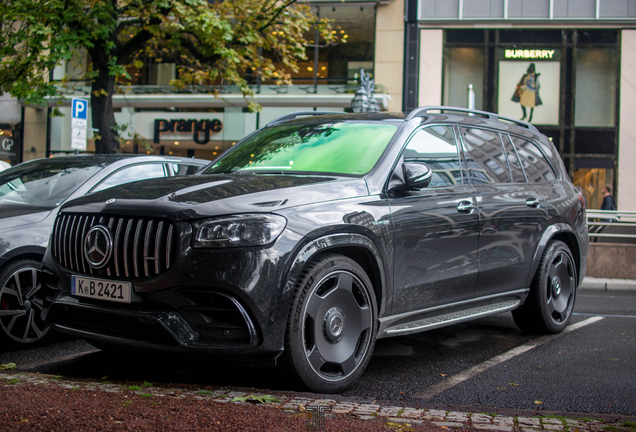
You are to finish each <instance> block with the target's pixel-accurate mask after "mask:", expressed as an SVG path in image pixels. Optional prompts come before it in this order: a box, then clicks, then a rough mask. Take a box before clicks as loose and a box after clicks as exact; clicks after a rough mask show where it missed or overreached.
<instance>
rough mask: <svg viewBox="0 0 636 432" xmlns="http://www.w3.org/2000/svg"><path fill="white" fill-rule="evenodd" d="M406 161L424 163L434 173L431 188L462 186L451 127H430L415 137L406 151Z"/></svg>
mask: <svg viewBox="0 0 636 432" xmlns="http://www.w3.org/2000/svg"><path fill="white" fill-rule="evenodd" d="M403 156H404V161H405V162H411V163H414V162H415V163H417V162H422V163H425V164H427V165H428V166H429V168H430V169H431V170H432V171H433V177H432V178H431V182H430V184H429V186H428V187H429V188H431V187H439V186H449V185H454V184H461V182H462V176H461V171H460V165H459V156H458V153H457V143H456V140H455V133H454V132H453V128H452V127H450V126H429V127H426V128H424V129H421V130H419V131H417V132H416V133H415V135H413V137H412V138H411V139H410V140H409V143H408V145H407V146H406V148H405V149H404V154H403Z"/></svg>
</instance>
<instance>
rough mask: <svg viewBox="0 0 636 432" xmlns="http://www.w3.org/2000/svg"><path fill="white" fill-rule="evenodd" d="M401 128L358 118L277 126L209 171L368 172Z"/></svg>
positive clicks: (243, 146) (233, 152) (252, 140)
mask: <svg viewBox="0 0 636 432" xmlns="http://www.w3.org/2000/svg"><path fill="white" fill-rule="evenodd" d="M396 130H397V126H396V125H393V124H387V123H379V122H377V123H372V122H353V121H350V122H337V123H328V124H325V123H322V124H306V123H304V124H300V125H299V124H287V125H285V124H283V125H279V126H274V127H271V128H266V129H264V130H263V131H261V132H259V133H257V134H256V135H254V136H252V137H251V138H249V139H248V140H247V141H246V142H244V143H242V144H241V145H240V147H238V148H236V149H234V150H233V151H231V152H229V153H228V154H227V155H226V156H224V157H222V158H221V159H219V161H218V162H216V163H215V164H214V165H212V167H210V168H208V169H207V170H206V171H205V173H206V174H213V173H230V172H265V173H269V172H277V173H278V172H295V171H296V172H312V173H334V174H350V175H362V174H366V173H367V172H369V171H370V170H371V168H373V166H374V165H375V163H376V162H377V161H378V159H379V157H380V155H381V154H382V152H383V151H384V149H385V148H386V146H387V144H388V143H389V141H390V140H391V138H392V137H393V135H394V134H395V132H396Z"/></svg>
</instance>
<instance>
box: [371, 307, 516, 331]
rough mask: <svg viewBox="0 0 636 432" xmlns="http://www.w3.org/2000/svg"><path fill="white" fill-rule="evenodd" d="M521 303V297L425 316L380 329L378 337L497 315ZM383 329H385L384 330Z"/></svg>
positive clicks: (430, 328)
mask: <svg viewBox="0 0 636 432" xmlns="http://www.w3.org/2000/svg"><path fill="white" fill-rule="evenodd" d="M520 304H521V299H514V300H508V301H503V302H500V303H495V304H490V305H485V306H480V307H475V308H472V309H465V310H462V311H458V312H451V313H447V314H443V315H438V316H434V317H429V318H423V319H419V320H416V321H412V322H409V323H401V324H398V325H395V326H391V327H387V328H385V329H382V328H381V329H380V332H378V338H382V337H388V336H402V335H406V334H411V333H417V332H421V331H425V330H432V329H435V328H438V327H444V326H447V325H451V324H457V323H461V322H464V321H469V320H472V319H476V318H482V317H486V316H488V315H495V314H498V313H501V312H507V311H510V310H513V309H516V308H517V307H518V306H519V305H520ZM382 330H383V331H382Z"/></svg>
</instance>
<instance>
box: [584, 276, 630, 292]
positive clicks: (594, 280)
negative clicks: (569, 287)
mask: <svg viewBox="0 0 636 432" xmlns="http://www.w3.org/2000/svg"><path fill="white" fill-rule="evenodd" d="M579 289H595V290H604V291H636V280H633V279H613V278H598V277H591V276H586V277H585V278H583V282H582V283H581V285H579Z"/></svg>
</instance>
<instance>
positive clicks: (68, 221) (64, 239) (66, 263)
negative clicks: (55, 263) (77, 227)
mask: <svg viewBox="0 0 636 432" xmlns="http://www.w3.org/2000/svg"><path fill="white" fill-rule="evenodd" d="M70 223H71V222H70V218H69V219H67V220H66V223H65V224H64V230H63V231H64V233H63V234H62V251H63V252H64V261H63V263H64V266H65V267H68V259H67V258H66V251H67V248H66V239H67V238H68V226H69V224H70Z"/></svg>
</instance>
